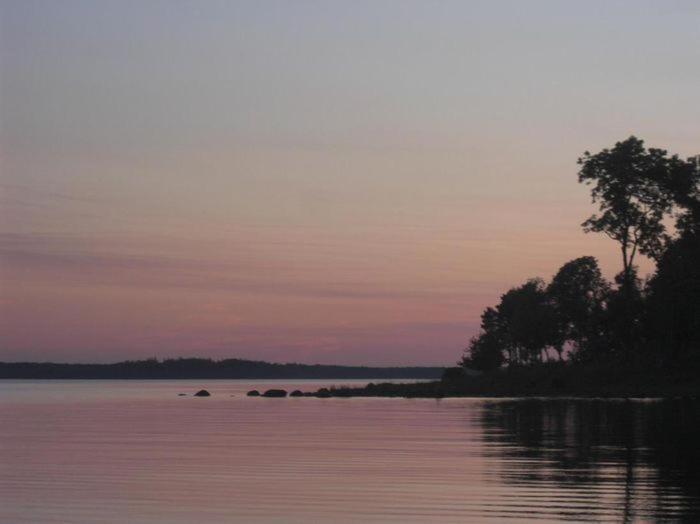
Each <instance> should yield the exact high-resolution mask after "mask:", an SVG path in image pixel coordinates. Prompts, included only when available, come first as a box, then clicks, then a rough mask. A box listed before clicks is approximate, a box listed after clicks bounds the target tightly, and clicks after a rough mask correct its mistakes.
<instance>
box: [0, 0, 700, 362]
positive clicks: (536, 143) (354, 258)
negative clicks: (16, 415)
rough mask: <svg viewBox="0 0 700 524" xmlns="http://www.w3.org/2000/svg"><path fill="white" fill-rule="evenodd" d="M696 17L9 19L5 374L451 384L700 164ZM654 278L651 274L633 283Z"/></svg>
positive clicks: (607, 251)
mask: <svg viewBox="0 0 700 524" xmlns="http://www.w3.org/2000/svg"><path fill="white" fill-rule="evenodd" d="M699 28H700V3H698V2H697V1H694V0H691V1H673V0H664V1H661V0H659V1H655V2H649V1H644V0H629V1H614V0H613V1H611V0H606V1H590V2H561V1H539V0H533V1H529V2H521V1H455V2H453V1H448V0H444V1H428V0H424V1H420V2H416V1H410V0H406V1H398V0H397V1H393V2H387V1H378V0H373V1H362V0H360V1H352V2H340V1H323V2H320V1H319V2H312V1H301V0H300V1H295V2H288V1H272V0H270V1H264V2H260V1H257V0H255V1H246V2H234V1H227V2H218V1H198V2H180V1H167V2H160V1H148V2H143V1H128V0H127V1H99V2H94V1H84V2H83V1H80V2H76V1H70V0H69V1H62V2H53V1H43V2H36V1H33V0H21V1H20V0H16V1H7V0H0V277H1V278H0V360H11V361H17V360H40V361H49V360H50V361H58V362H65V361H81V362H111V361H117V360H123V359H134V358H149V357H157V358H169V357H178V356H202V357H212V358H229V357H239V358H252V359H261V360H271V361H278V362H291V361H295V362H307V363H317V362H318V363H333V364H369V365H422V364H429V365H433V364H437V365H449V364H452V363H454V362H455V361H456V360H458V359H459V358H460V356H461V354H462V350H463V348H464V347H465V346H466V345H467V343H468V341H469V338H470V337H471V336H473V335H474V334H475V333H476V332H477V330H478V324H479V315H480V313H481V311H482V310H483V309H484V308H485V307H486V306H489V305H492V304H494V303H495V302H496V301H497V300H498V298H499V296H500V295H501V294H502V293H504V292H505V291H507V290H508V288H509V287H511V286H514V285H517V284H520V283H522V282H523V281H524V280H525V279H527V278H531V277H536V276H541V277H544V278H546V279H547V278H551V276H552V275H553V274H554V273H555V272H556V270H557V269H558V268H559V267H560V266H561V265H562V264H563V263H564V262H566V261H568V260H570V259H573V258H576V257H578V256H583V255H593V256H596V257H598V259H599V260H600V263H601V265H602V267H603V269H604V272H605V274H606V276H608V277H612V276H613V275H614V274H615V273H616V272H617V271H619V269H620V266H621V262H620V260H619V253H618V248H617V246H616V245H615V244H614V243H613V242H612V241H610V240H608V239H607V238H605V237H603V236H600V235H598V236H596V235H586V234H584V233H583V232H582V230H581V228H580V224H581V222H582V221H583V220H585V219H586V218H587V217H588V216H589V215H590V214H591V213H592V212H593V211H594V206H592V205H591V202H590V196H589V193H588V190H587V189H586V187H584V186H580V185H579V184H578V183H577V179H576V173H577V166H576V159H577V158H578V157H579V156H580V155H581V154H582V153H583V152H584V151H586V150H590V151H594V152H595V151H598V150H600V149H602V148H604V147H608V146H612V145H613V144H614V143H615V142H616V141H618V140H623V139H625V138H627V137H628V136H630V135H631V134H634V135H636V136H639V137H641V138H643V139H644V140H645V141H646V143H647V144H648V145H649V146H656V147H663V148H666V149H669V150H670V151H671V152H673V153H678V154H680V155H682V156H690V155H692V154H697V153H699V152H700V99H699V97H698V93H700V29H699ZM651 269H652V267H651V265H650V264H649V263H648V262H644V261H642V270H643V272H644V271H650V270H651Z"/></svg>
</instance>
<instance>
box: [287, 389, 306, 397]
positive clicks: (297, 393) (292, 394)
mask: <svg viewBox="0 0 700 524" xmlns="http://www.w3.org/2000/svg"><path fill="white" fill-rule="evenodd" d="M289 396H290V397H303V396H304V394H303V393H302V392H301V391H299V390H298V389H295V390H294V391H292V392H291V393H290V394H289Z"/></svg>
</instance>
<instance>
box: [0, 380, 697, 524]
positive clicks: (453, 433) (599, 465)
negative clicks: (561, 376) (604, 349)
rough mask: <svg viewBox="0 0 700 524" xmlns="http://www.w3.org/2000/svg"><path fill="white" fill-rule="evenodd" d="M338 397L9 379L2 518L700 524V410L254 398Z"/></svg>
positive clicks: (229, 387)
mask: <svg viewBox="0 0 700 524" xmlns="http://www.w3.org/2000/svg"><path fill="white" fill-rule="evenodd" d="M366 382H367V381H348V380H343V381H336V382H335V383H336V384H353V383H354V384H357V385H361V384H364V383H366ZM333 383H334V381H331V380H323V381H296V382H295V381H269V380H268V381H234V380H220V381H216V380H207V381H186V380H181V381H29V380H27V381H14V380H6V381H0V472H1V473H2V474H1V475H0V521H1V522H12V523H23V522H31V523H43V522H56V523H114V522H129V523H165V522H168V523H171V522H173V523H192V522H196V523H200V524H204V523H210V522H217V523H218V522H246V523H248V522H280V523H282V522H284V523H290V522H292V523H294V522H334V523H337V522H397V523H398V522H468V521H472V522H484V521H489V520H493V521H503V520H508V519H514V520H522V521H531V520H534V519H540V520H550V521H562V520H575V521H584V520H591V521H615V522H619V521H623V520H628V521H634V520H642V521H650V520H686V521H688V520H697V519H699V518H700V482H699V480H698V479H699V477H698V469H700V452H699V451H698V447H697V446H698V444H700V407H699V404H698V402H697V401H688V400H675V401H660V400H634V401H629V400H574V399H568V400H567V399H563V400H561V399H560V400H555V399H485V398H479V399H442V400H432V399H431V400H428V399H388V398H387V399H384V398H379V399H373V398H354V399H340V398H330V399H318V398H286V399H266V398H248V397H246V396H245V392H246V391H247V390H249V389H253V388H255V389H260V390H263V389H266V388H268V387H282V388H285V389H288V390H291V389H296V388H299V389H302V390H307V391H310V390H316V389H318V388H319V387H322V386H328V385H331V384H333ZM203 387H204V388H206V389H208V390H209V391H210V392H211V393H212V397H209V398H194V397H191V396H188V397H179V396H178V393H188V394H191V393H193V392H195V391H197V390H198V389H200V388H203Z"/></svg>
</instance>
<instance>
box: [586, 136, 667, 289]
mask: <svg viewBox="0 0 700 524" xmlns="http://www.w3.org/2000/svg"><path fill="white" fill-rule="evenodd" d="M578 163H579V165H580V166H581V169H580V171H579V174H578V178H579V182H582V183H585V184H587V185H588V184H591V185H592V186H593V187H592V189H591V196H592V198H593V202H594V203H598V206H599V209H600V214H597V215H596V214H594V215H592V216H591V217H590V218H589V219H588V220H586V221H585V222H584V223H583V224H582V225H583V228H584V230H585V231H586V232H597V233H599V232H602V233H605V234H606V235H608V236H609V237H610V238H612V239H613V240H615V241H617V242H618V243H619V244H620V250H621V252H622V265H623V278H624V282H625V283H627V282H628V280H629V278H630V277H631V274H632V268H633V267H634V260H635V256H636V255H637V253H638V252H639V253H641V254H643V255H648V256H650V257H652V258H655V259H656V258H658V257H659V256H660V255H661V253H662V251H663V247H664V242H665V240H666V239H667V235H666V228H665V226H664V224H663V222H662V220H663V218H664V216H665V215H667V214H669V213H670V211H671V205H672V201H671V199H670V197H669V195H668V192H667V191H664V190H663V189H662V183H663V181H664V180H667V179H669V178H672V175H671V172H672V170H673V169H672V167H673V166H672V164H673V161H672V159H669V158H668V156H667V153H666V151H664V150H663V149H654V148H650V149H648V150H647V149H646V148H645V147H644V141H643V140H640V139H638V138H636V137H634V136H631V137H630V138H628V139H627V140H625V141H624V142H617V143H616V144H615V146H614V147H613V148H612V149H603V150H602V151H601V152H600V153H596V154H595V155H593V154H591V153H589V152H588V151H586V152H585V153H584V154H583V156H582V157H581V158H579V159H578Z"/></svg>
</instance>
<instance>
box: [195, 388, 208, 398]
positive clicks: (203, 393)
mask: <svg viewBox="0 0 700 524" xmlns="http://www.w3.org/2000/svg"><path fill="white" fill-rule="evenodd" d="M194 396H195V397H211V393H209V392H208V391H207V390H206V389H200V390H199V391H197V393H195V394H194Z"/></svg>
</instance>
